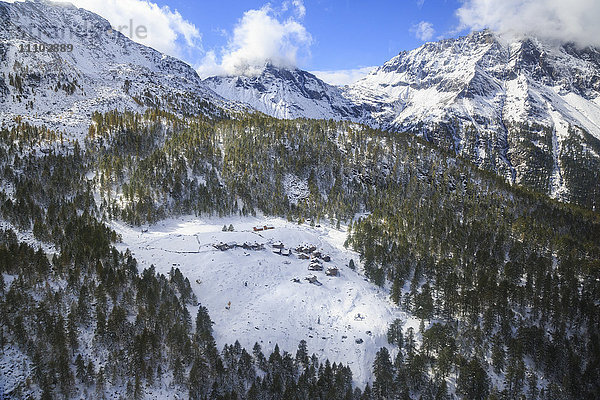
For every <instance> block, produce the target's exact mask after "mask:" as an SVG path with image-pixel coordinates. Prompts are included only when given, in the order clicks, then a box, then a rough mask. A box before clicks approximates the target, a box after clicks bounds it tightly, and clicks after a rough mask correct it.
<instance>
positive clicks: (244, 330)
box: [112, 217, 418, 385]
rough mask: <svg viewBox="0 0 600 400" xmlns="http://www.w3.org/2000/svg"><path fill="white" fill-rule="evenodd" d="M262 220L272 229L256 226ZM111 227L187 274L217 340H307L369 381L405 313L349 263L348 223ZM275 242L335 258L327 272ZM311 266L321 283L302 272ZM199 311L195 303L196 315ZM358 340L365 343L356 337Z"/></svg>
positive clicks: (134, 246)
mask: <svg viewBox="0 0 600 400" xmlns="http://www.w3.org/2000/svg"><path fill="white" fill-rule="evenodd" d="M229 224H233V226H234V228H235V231H234V232H222V227H223V225H227V226H229ZM264 225H267V226H272V227H274V229H270V230H266V231H261V232H255V231H254V230H253V227H254V226H264ZM112 227H113V228H114V229H115V230H116V231H117V232H118V233H120V234H121V235H122V238H123V242H122V243H121V244H120V245H119V246H120V248H121V249H122V250H125V249H126V248H129V249H130V250H131V251H132V253H133V254H134V255H135V257H136V258H137V259H138V261H139V262H140V264H141V265H140V268H146V267H149V266H150V264H154V266H155V267H156V270H157V272H161V273H164V274H167V273H168V272H169V270H170V269H171V267H173V266H176V267H178V268H179V269H180V270H181V271H182V273H183V274H184V275H185V276H187V277H188V278H189V280H190V282H191V283H192V287H193V289H194V292H195V293H196V295H197V296H198V301H199V302H200V303H201V304H203V305H205V306H206V307H207V308H208V310H209V312H210V316H211V318H212V319H213V321H214V322H215V324H214V334H215V339H216V341H217V345H218V346H219V348H222V346H223V345H224V344H226V343H233V342H234V341H235V340H239V341H240V343H241V344H242V346H244V347H246V348H247V349H248V350H249V351H250V350H251V349H252V346H253V345H254V343H255V342H259V343H260V344H261V346H262V348H263V351H264V352H265V354H268V353H269V352H271V350H272V349H273V347H274V346H275V343H278V344H279V347H280V349H281V350H282V351H283V350H285V351H288V352H290V353H292V354H295V351H296V349H297V347H298V343H299V342H300V340H302V339H304V340H306V341H307V344H308V350H309V353H316V354H317V355H318V356H319V357H322V358H323V359H324V358H329V360H330V361H331V362H343V363H345V364H349V365H350V366H351V368H352V371H353V374H354V380H355V383H356V384H359V385H363V384H365V383H366V382H368V381H370V380H371V368H372V364H373V360H374V357H375V353H376V352H377V350H378V349H379V348H380V347H381V346H386V345H387V340H386V332H387V328H388V326H389V323H390V322H391V321H393V320H394V319H395V318H401V319H402V320H406V319H407V315H406V314H405V313H404V312H402V311H400V310H399V309H398V308H397V307H395V306H394V305H393V304H392V303H391V302H390V301H389V300H388V294H387V292H386V291H385V290H381V289H379V288H377V287H376V286H374V285H373V284H371V283H369V282H367V281H366V279H365V278H364V276H362V275H361V274H360V273H359V272H356V271H353V270H351V269H350V268H349V267H348V263H349V261H350V259H354V261H355V262H356V264H357V265H359V263H358V256H357V254H356V253H354V252H352V251H350V250H347V249H345V248H344V246H343V243H344V240H345V238H346V232H345V231H344V230H336V229H332V228H331V227H325V226H324V227H315V228H313V227H310V226H309V225H306V224H304V225H297V224H293V223H290V222H287V221H286V220H283V219H279V218H251V217H244V218H240V217H232V218H209V219H204V218H202V219H200V218H195V217H187V218H178V219H170V220H166V221H162V222H159V223H158V224H156V225H151V226H150V227H149V228H148V230H147V231H145V232H142V229H140V228H131V227H129V226H127V225H124V224H121V223H117V222H115V223H113V225H112ZM144 230H145V229H144ZM221 242H223V243H229V244H233V243H237V244H238V245H242V244H243V243H245V242H248V243H251V244H254V243H258V244H264V249H263V250H251V249H247V250H246V249H244V248H241V247H237V248H232V249H229V250H225V251H221V250H218V249H216V248H215V247H213V245H214V244H218V243H221ZM278 242H281V243H283V245H284V246H285V249H294V248H296V247H297V246H299V245H314V246H316V247H317V249H318V250H321V251H322V252H323V254H327V255H329V256H330V257H331V261H329V262H323V267H324V270H323V271H315V272H313V271H309V270H308V265H309V260H302V259H300V258H299V257H298V256H299V254H298V253H297V252H295V251H292V255H291V256H283V255H279V254H276V253H274V252H273V250H274V248H273V246H272V245H273V244H276V243H278ZM284 252H285V250H284ZM332 266H335V267H337V268H339V270H340V274H339V276H337V277H333V276H327V275H326V273H325V271H326V270H327V268H328V267H332ZM358 269H359V270H360V267H359V268H358ZM311 275H315V276H317V278H318V281H319V282H320V284H321V285H317V284H312V283H309V282H308V281H307V280H305V278H306V277H307V276H311ZM294 278H298V279H299V283H297V282H294V281H293V279H294ZM230 302H231V303H230ZM229 304H230V305H229ZM196 310H197V308H196V307H190V314H191V315H192V318H195V315H196ZM358 315H360V317H359V318H357V316H358ZM408 326H413V327H416V326H418V322H417V320H413V319H410V320H408V321H406V324H405V326H404V329H405V330H406V328H408ZM359 339H362V341H363V342H362V343H357V342H356V341H357V340H359Z"/></svg>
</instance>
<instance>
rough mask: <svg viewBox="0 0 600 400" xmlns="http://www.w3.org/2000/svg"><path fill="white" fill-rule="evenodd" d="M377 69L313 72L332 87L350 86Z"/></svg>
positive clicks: (364, 68) (363, 68)
mask: <svg viewBox="0 0 600 400" xmlns="http://www.w3.org/2000/svg"><path fill="white" fill-rule="evenodd" d="M374 68H376V67H362V68H356V69H341V70H337V71H311V73H312V74H314V75H315V76H316V77H317V78H319V79H322V80H323V81H325V82H327V83H329V84H330V85H337V86H344V85H350V84H352V83H354V82H356V81H358V80H359V79H360V78H362V77H364V76H365V75H367V74H368V73H369V72H371V71H372V70H373V69H374Z"/></svg>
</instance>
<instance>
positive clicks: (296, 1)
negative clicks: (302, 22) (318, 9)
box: [292, 0, 306, 18]
mask: <svg viewBox="0 0 600 400" xmlns="http://www.w3.org/2000/svg"><path fill="white" fill-rule="evenodd" d="M292 4H293V5H294V7H296V13H297V14H298V17H299V18H304V16H305V15H306V7H304V2H303V1H302V0H292Z"/></svg>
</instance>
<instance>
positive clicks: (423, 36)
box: [410, 21, 435, 42]
mask: <svg viewBox="0 0 600 400" xmlns="http://www.w3.org/2000/svg"><path fill="white" fill-rule="evenodd" d="M410 31H411V32H412V33H413V34H414V35H415V36H416V38H417V39H419V40H422V41H424V42H425V41H427V40H429V39H431V38H432V37H433V34H434V33H435V29H433V24H432V23H431V22H427V21H421V22H419V23H418V24H416V25H413V26H412V28H410Z"/></svg>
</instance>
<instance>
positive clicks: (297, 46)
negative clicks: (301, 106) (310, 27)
mask: <svg viewBox="0 0 600 400" xmlns="http://www.w3.org/2000/svg"><path fill="white" fill-rule="evenodd" d="M291 4H292V6H293V9H294V11H295V15H296V16H297V17H289V18H287V19H282V20H280V19H278V16H277V13H276V12H275V11H274V10H273V8H272V7H271V6H270V5H269V4H267V5H265V6H263V7H262V8H260V9H257V10H248V11H246V12H245V13H244V15H243V16H242V18H240V19H239V20H238V22H237V24H236V26H235V28H234V29H233V33H232V35H231V38H230V39H229V42H228V44H227V46H225V47H224V48H223V49H222V50H221V54H220V61H219V60H218V59H219V57H218V56H217V54H216V52H215V51H214V50H213V51H209V52H207V54H206V56H205V58H204V60H203V62H202V64H201V65H200V66H199V67H198V73H199V74H200V76H211V75H256V74H259V73H260V72H261V71H262V70H263V68H264V66H265V64H267V63H269V64H272V65H275V66H278V67H288V68H292V67H295V66H296V65H297V64H298V58H299V57H301V56H307V55H308V54H309V47H310V44H311V43H312V37H311V35H310V33H308V31H307V30H306V28H305V27H304V25H302V23H301V22H300V21H299V19H300V18H302V17H303V16H304V14H305V13H306V9H305V8H304V5H303V3H302V1H300V0H294V1H292V3H291ZM285 11H287V7H284V8H283V10H282V12H285Z"/></svg>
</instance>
